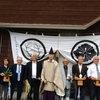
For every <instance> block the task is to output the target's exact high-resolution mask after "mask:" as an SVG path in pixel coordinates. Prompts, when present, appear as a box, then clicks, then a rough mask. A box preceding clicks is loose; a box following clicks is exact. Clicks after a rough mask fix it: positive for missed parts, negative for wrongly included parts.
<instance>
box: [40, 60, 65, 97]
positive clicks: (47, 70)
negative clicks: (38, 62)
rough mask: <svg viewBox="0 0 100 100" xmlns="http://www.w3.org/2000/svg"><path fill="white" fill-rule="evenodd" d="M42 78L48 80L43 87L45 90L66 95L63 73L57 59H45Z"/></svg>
mask: <svg viewBox="0 0 100 100" xmlns="http://www.w3.org/2000/svg"><path fill="white" fill-rule="evenodd" d="M41 79H42V81H44V80H47V84H45V85H44V88H43V89H44V90H46V91H56V93H57V94H58V95H59V96H64V95H65V93H64V85H63V81H62V75H61V72H60V68H59V66H58V63H57V62H56V61H55V60H52V61H50V60H46V61H44V63H43V69H42V73H41Z"/></svg>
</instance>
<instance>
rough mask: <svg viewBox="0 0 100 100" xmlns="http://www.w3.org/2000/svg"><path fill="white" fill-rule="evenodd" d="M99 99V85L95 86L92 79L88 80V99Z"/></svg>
mask: <svg viewBox="0 0 100 100" xmlns="http://www.w3.org/2000/svg"><path fill="white" fill-rule="evenodd" d="M95 97H96V100H100V87H99V86H95V84H94V81H92V80H90V100H95Z"/></svg>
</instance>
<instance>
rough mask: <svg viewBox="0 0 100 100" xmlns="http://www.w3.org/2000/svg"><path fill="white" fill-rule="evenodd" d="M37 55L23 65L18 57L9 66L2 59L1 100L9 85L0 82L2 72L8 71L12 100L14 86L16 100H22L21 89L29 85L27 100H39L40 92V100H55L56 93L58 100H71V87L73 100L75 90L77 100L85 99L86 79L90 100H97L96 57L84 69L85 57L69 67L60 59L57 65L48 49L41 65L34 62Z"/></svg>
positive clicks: (98, 67) (99, 69) (99, 66)
mask: <svg viewBox="0 0 100 100" xmlns="http://www.w3.org/2000/svg"><path fill="white" fill-rule="evenodd" d="M37 58H38V55H37V54H35V53H34V54H32V56H31V61H30V62H28V63H27V64H26V65H23V64H22V58H21V57H18V58H17V63H16V64H14V65H12V66H11V68H10V67H9V60H8V59H7V58H5V59H4V60H3V64H2V66H0V100H2V93H3V91H4V100H8V99H7V91H8V83H7V82H4V81H3V77H4V71H6V70H7V69H8V68H10V69H11V72H12V76H11V80H10V81H11V97H10V99H9V100H13V94H14V90H15V87H16V86H17V100H21V95H22V91H23V86H24V84H25V82H28V83H29V84H30V86H31V89H30V92H29V94H28V95H27V98H26V99H27V100H30V98H31V100H33V99H34V100H39V93H40V92H41V93H43V100H55V93H56V94H57V95H58V97H59V100H70V94H71V92H70V91H71V85H72V84H73V88H74V100H78V99H77V97H78V89H80V100H85V90H84V89H85V88H84V83H85V81H86V79H87V78H89V80H90V100H95V97H96V98H97V100H100V87H99V86H96V85H95V82H96V79H97V78H100V64H99V57H98V56H94V57H93V63H92V64H91V65H90V66H89V67H88V68H87V66H86V65H84V64H83V62H84V58H83V57H82V56H79V57H78V62H77V64H75V65H73V66H72V67H71V66H69V65H68V63H69V61H68V59H66V58H65V59H64V60H63V62H62V63H63V66H59V64H58V62H57V61H55V60H54V52H53V49H52V48H51V49H50V52H49V55H48V59H47V60H45V61H44V62H43V64H42V63H41V62H38V61H37ZM79 78H82V80H83V85H82V86H79V85H78V84H77V81H78V79H79Z"/></svg>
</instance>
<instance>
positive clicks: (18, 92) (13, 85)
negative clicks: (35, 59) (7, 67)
mask: <svg viewBox="0 0 100 100" xmlns="http://www.w3.org/2000/svg"><path fill="white" fill-rule="evenodd" d="M16 85H17V100H20V99H21V94H22V87H23V81H17V80H16V81H15V82H14V81H13V82H11V99H10V100H12V97H13V94H14V89H15V87H16Z"/></svg>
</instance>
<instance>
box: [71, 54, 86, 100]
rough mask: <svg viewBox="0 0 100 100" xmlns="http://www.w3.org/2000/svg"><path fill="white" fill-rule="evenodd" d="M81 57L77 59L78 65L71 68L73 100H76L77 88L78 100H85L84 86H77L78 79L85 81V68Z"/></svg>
mask: <svg viewBox="0 0 100 100" xmlns="http://www.w3.org/2000/svg"><path fill="white" fill-rule="evenodd" d="M83 61H84V59H83V57H82V56H79V57H78V63H77V64H75V65H73V66H72V74H73V85H74V100H77V94H78V88H79V87H80V100H85V91H84V84H83V86H78V85H77V80H78V78H83V80H86V76H87V67H86V66H85V65H83Z"/></svg>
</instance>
